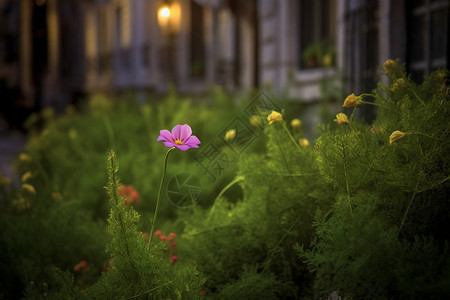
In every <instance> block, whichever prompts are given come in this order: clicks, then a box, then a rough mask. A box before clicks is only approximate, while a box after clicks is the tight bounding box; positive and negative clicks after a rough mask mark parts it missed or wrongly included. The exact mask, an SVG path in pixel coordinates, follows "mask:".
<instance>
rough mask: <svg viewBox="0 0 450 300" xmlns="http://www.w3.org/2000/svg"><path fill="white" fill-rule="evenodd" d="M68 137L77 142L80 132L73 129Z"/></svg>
mask: <svg viewBox="0 0 450 300" xmlns="http://www.w3.org/2000/svg"><path fill="white" fill-rule="evenodd" d="M68 135H69V138H70V139H72V140H75V139H77V137H78V131H77V130H76V129H73V128H71V129H69V132H68Z"/></svg>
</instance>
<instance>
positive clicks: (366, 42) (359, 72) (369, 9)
mask: <svg viewBox="0 0 450 300" xmlns="http://www.w3.org/2000/svg"><path fill="white" fill-rule="evenodd" d="M347 5H348V6H347V7H346V14H345V41H344V44H345V47H344V65H345V67H344V70H345V71H344V76H345V79H346V83H347V87H346V90H347V91H348V92H349V93H350V92H352V93H356V94H361V93H365V92H369V91H371V90H372V89H373V88H375V87H376V85H377V83H376V75H377V71H378V68H379V53H378V47H379V30H378V25H379V17H378V1H375V0H359V1H349V2H347ZM358 114H359V115H358V117H361V118H364V119H365V120H366V121H367V122H371V121H372V120H373V119H374V117H375V113H374V110H373V107H372V106H371V105H365V106H363V107H361V109H359V110H358Z"/></svg>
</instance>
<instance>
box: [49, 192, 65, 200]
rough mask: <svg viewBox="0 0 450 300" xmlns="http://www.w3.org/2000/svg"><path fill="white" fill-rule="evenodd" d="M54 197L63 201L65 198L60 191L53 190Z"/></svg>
mask: <svg viewBox="0 0 450 300" xmlns="http://www.w3.org/2000/svg"><path fill="white" fill-rule="evenodd" d="M52 198H53V199H54V200H58V201H61V200H62V199H63V196H62V195H61V193H60V192H53V193H52Z"/></svg>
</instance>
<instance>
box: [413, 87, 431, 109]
mask: <svg viewBox="0 0 450 300" xmlns="http://www.w3.org/2000/svg"><path fill="white" fill-rule="evenodd" d="M409 90H410V91H411V92H412V93H413V94H414V96H415V97H416V98H417V100H419V101H420V103H422V105H423V106H425V108H428V106H427V105H426V104H425V102H423V101H422V99H420V97H419V95H417V93H416V92H415V91H414V89H413V88H411V89H409Z"/></svg>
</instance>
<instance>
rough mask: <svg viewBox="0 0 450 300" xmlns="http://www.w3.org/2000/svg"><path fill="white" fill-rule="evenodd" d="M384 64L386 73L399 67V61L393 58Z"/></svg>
mask: <svg viewBox="0 0 450 300" xmlns="http://www.w3.org/2000/svg"><path fill="white" fill-rule="evenodd" d="M383 66H384V70H385V71H386V73H389V72H392V71H394V70H395V69H396V68H397V63H396V62H395V61H394V60H392V59H388V60H386V61H385V62H384V64H383Z"/></svg>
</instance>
